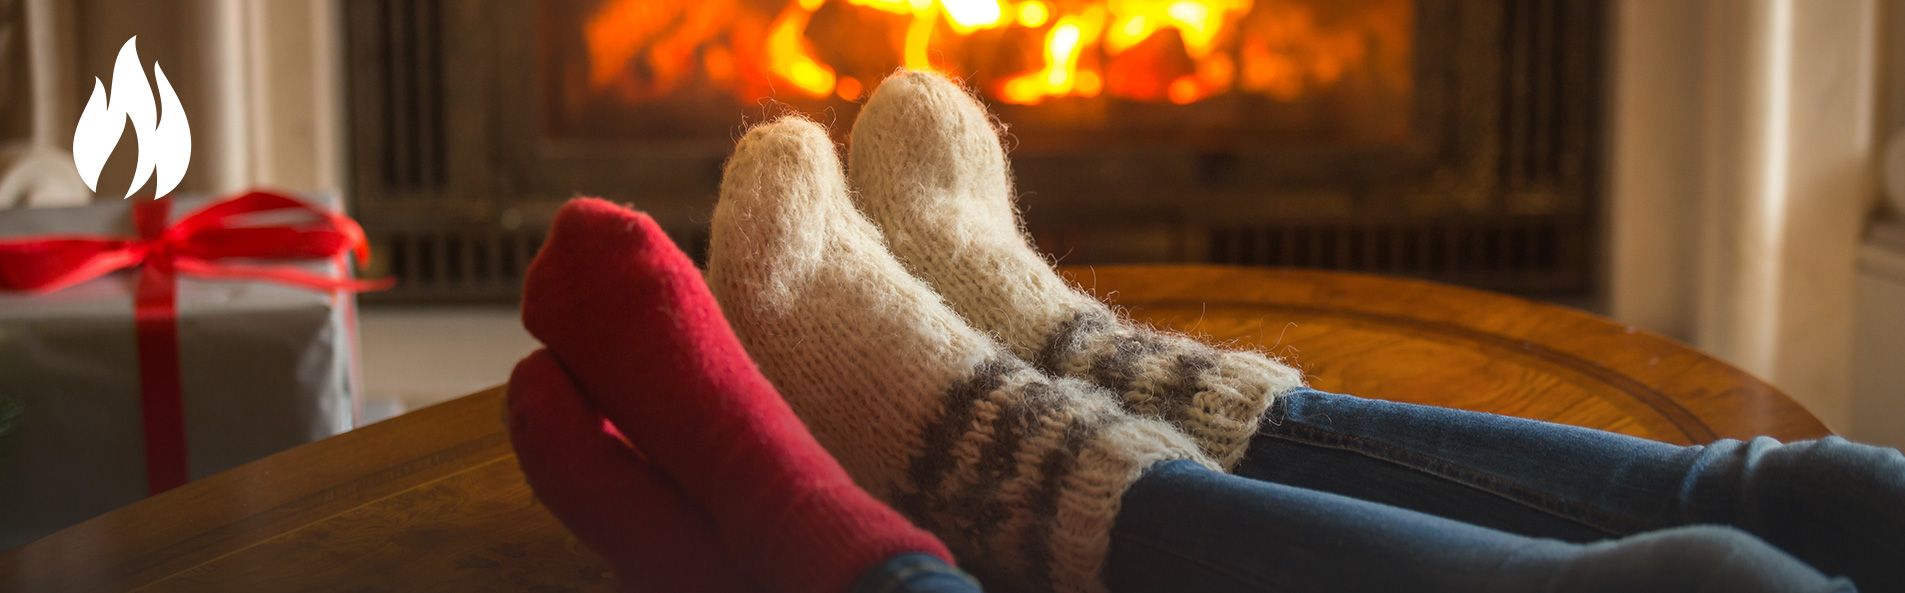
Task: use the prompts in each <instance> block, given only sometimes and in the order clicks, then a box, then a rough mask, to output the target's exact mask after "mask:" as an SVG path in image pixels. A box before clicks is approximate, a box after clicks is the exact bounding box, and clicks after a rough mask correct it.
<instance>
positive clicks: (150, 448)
mask: <svg viewBox="0 0 1905 593" xmlns="http://www.w3.org/2000/svg"><path fill="white" fill-rule="evenodd" d="M169 204H170V203H169V202H167V201H165V200H148V201H140V202H136V203H134V204H133V208H132V221H133V227H134V228H135V229H136V230H137V231H138V234H139V236H138V237H137V238H132V239H125V238H114V237H94V236H77V235H48V236H38V237H26V238H21V239H11V240H0V290H14V291H26V292H31V293H40V294H44V293H49V292H53V291H57V290H60V289H63V288H66V287H69V286H74V285H77V284H80V283H83V282H86V281H89V280H93V279H95V278H99V277H101V276H105V275H107V274H111V273H113V272H117V271H120V270H124V269H127V268H131V267H135V266H137V267H139V268H140V273H139V287H138V293H137V296H136V297H135V299H134V305H133V310H134V319H135V320H136V326H137V332H138V334H137V335H138V351H139V388H140V390H141V400H142V406H143V417H144V420H145V444H146V485H147V488H148V489H149V490H150V491H151V492H152V493H153V494H158V493H160V492H164V491H166V490H169V489H172V488H173V487H176V486H179V485H181V484H184V483H185V482H186V479H187V476H188V475H189V474H188V472H187V471H186V453H185V451H186V449H185V408H184V387H183V385H182V383H181V381H180V378H179V331H178V302H177V294H178V283H177V278H178V276H181V275H184V276H194V277H199V278H213V279H223V280H260V281H266V282H276V283H280V284H290V285H294V286H301V287H305V288H310V289H313V290H323V291H333V290H344V291H353V292H355V291H367V290H382V289H385V288H389V287H390V285H391V281H390V279H388V278H386V279H380V280H356V279H352V278H333V277H330V276H325V275H322V274H314V273H311V272H306V271H304V270H300V269H297V268H290V267H278V266H258V265H239V264H233V263H228V262H223V261H221V260H226V259H234V258H242V259H264V260H301V259H320V258H329V257H336V256H339V255H342V254H344V253H345V252H350V253H353V254H355V255H356V257H357V263H358V265H363V264H365V263H367V262H368V261H369V258H370V246H369V243H368V242H367V241H366V240H365V237H364V229H363V227H360V226H358V225H357V222H356V221H354V220H351V219H350V218H349V217H347V216H344V215H342V214H338V213H334V212H327V211H325V210H322V209H319V208H315V207H312V206H310V205H308V204H305V203H304V202H301V201H298V200H296V199H292V198H290V197H287V196H285V195H282V194H276V193H271V192H263V191H253V192H250V193H247V194H244V195H241V196H238V197H235V198H230V199H227V200H222V201H219V202H216V203H213V204H212V205H210V206H206V207H205V208H203V209H200V210H199V211H197V212H193V213H192V214H190V215H187V216H185V217H184V218H181V219H179V221H178V222H175V223H172V224H171V225H170V226H168V225H166V222H165V221H166V216H167V214H168V213H169V211H170V206H169ZM284 211H291V212H293V213H302V214H304V215H306V216H303V217H301V218H303V219H304V220H302V221H301V222H298V223H295V224H283V225H255V224H245V222H246V219H247V218H250V217H252V216H253V215H257V214H262V213H267V212H284Z"/></svg>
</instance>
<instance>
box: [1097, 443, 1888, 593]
mask: <svg viewBox="0 0 1905 593" xmlns="http://www.w3.org/2000/svg"><path fill="white" fill-rule="evenodd" d="M1104 576H1105V580H1106V583H1107V584H1108V585H1109V587H1110V589H1111V591H1112V592H1113V593H1166V592H1169V593H1178V592H1186V591H1196V592H1200V593H1224V592H1239V593H1243V592H1248V593H1266V592H1277V591H1290V592H1323V591H1330V592H1338V593H1375V592H1391V591H1430V592H1433V591H1447V592H1460V593H1485V592H1497V591H1498V592H1504V593H1510V592H1512V593H1544V592H1547V593H1574V592H1580V593H1588V592H1602V591H1622V592H1635V593H1652V592H1666V591H1687V592H1693V591H1699V592H1711V593H1720V592H1737V593H1756V592H1765V593H1772V592H1791V593H1810V592H1826V591H1851V590H1852V588H1851V585H1850V584H1849V583H1847V582H1845V581H1843V580H1831V579H1827V578H1826V577H1825V576H1823V575H1821V574H1819V573H1818V572H1817V571H1814V570H1813V569H1812V568H1810V567H1808V566H1806V565H1805V564H1803V563H1801V562H1799V561H1798V560H1795V559H1793V558H1791V557H1790V556H1787V555H1785V554H1784V553H1781V552H1780V551H1778V550H1776V549H1773V548H1772V547H1770V546H1768V545H1766V544H1765V543H1763V542H1761V541H1760V540H1758V539H1757V538H1754V537H1753V536H1751V535H1748V534H1746V533H1744V532H1741V531H1739V530H1735V529H1730V528H1722V527H1686V528H1677V529H1669V530H1663V531H1659V532H1655V533H1649V534H1645V535H1640V536H1634V537H1629V538H1624V539H1619V540H1612V541H1608V542H1602V543H1594V544H1574V543H1567V542H1562V541H1558V540H1552V539H1539V538H1531V537H1526V536H1521V535H1516V534H1511V533H1506V532H1502V531H1497V530H1493V529H1488V528H1484V527H1478V526H1475V525H1470V524H1467V523H1462V522H1459V521H1454V520H1450V519H1445V518H1442V517H1437V516H1433V515H1429V514H1425V513H1420V512H1416V511H1411V510H1407V509H1401V508H1397V507H1393V506H1389V505H1383V504H1377V503H1373V502H1368V501H1364V500H1358V499H1354V498H1349V497H1346V496H1341V495H1337V494H1331V493H1327V492H1319V491H1315V490H1309V489H1304V488H1296V487H1291V486H1285V485H1281V484H1273V483H1269V482H1263V481H1258V480H1252V479H1248V478H1241V477H1237V476H1233V475H1229V474H1224V473H1219V472H1215V471H1211V470H1209V469H1206V468H1204V467H1201V466H1198V465H1197V464H1195V463H1191V462H1188V461H1173V462H1168V463H1164V464H1160V465H1159V466H1157V467H1153V468H1151V469H1150V470H1149V471H1147V472H1146V473H1145V475H1144V476H1143V477H1142V478H1140V479H1139V480H1138V481H1137V482H1136V483H1135V484H1134V485H1133V486H1132V487H1131V489H1130V490H1129V491H1127V492H1126V493H1125V495H1124V498H1123V507H1122V508H1121V510H1120V511H1119V514H1118V519H1117V523H1116V526H1115V527H1114V529H1113V531H1112V542H1111V554H1110V557H1109V558H1108V560H1107V562H1106V568H1105V575H1104Z"/></svg>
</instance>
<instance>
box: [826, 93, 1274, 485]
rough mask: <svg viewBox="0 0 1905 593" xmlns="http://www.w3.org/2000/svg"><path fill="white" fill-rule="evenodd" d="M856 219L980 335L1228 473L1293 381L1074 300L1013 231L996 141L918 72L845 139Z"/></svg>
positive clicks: (973, 112)
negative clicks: (1174, 432) (1159, 422)
mask: <svg viewBox="0 0 1905 593" xmlns="http://www.w3.org/2000/svg"><path fill="white" fill-rule="evenodd" d="M851 173H852V176H853V179H854V182H855V185H856V186H857V187H858V188H859V189H860V190H861V192H860V193H858V194H855V196H854V197H855V200H856V203H857V204H858V205H859V207H860V209H861V210H862V211H864V212H865V213H866V215H867V216H868V217H870V218H871V219H872V220H873V221H875V222H876V223H877V225H878V226H879V228H880V231H881V232H883V233H884V236H885V238H886V241H887V245H888V247H890V248H891V249H892V252H893V254H894V255H895V256H896V257H898V258H899V259H900V260H901V261H902V262H904V264H905V265H906V267H907V269H908V270H909V271H910V272H911V273H913V274H914V275H916V276H918V277H920V278H921V279H923V280H925V281H926V282H927V284H929V285H931V286H932V288H933V289H934V290H936V291H938V292H939V294H940V295H942V296H943V297H944V298H945V299H946V302H947V304H948V305H950V306H951V307H952V308H953V309H954V310H955V311H957V312H958V313H959V315H961V316H962V317H964V318H965V319H966V320H967V321H969V322H971V323H972V324H973V325H974V326H975V327H977V328H978V329H980V330H982V331H985V332H989V333H991V334H993V335H995V336H997V337H998V338H999V339H1000V340H1001V341H1002V342H1004V343H1005V345H1006V346H1008V347H1010V348H1011V349H1012V351H1013V352H1014V353H1015V354H1017V355H1018V356H1020V357H1022V358H1025V359H1027V360H1030V361H1033V362H1034V363H1036V364H1038V365H1039V368H1041V369H1042V370H1045V371H1047V372H1050V373H1053V374H1056V375H1060V376H1065V377H1075V378H1080V379H1085V380H1089V381H1092V382H1094V383H1097V384H1099V385H1100V386H1103V387H1106V388H1107V389H1109V390H1110V391H1112V392H1114V393H1117V394H1118V397H1119V399H1120V400H1121V401H1123V402H1124V403H1125V404H1126V406H1127V408H1128V409H1130V410H1131V411H1133V412H1135V413H1139V414H1145V415H1153V416H1156V417H1158V418H1163V419H1165V420H1167V421H1169V422H1172V423H1174V424H1176V425H1178V427H1179V428H1182V429H1183V430H1184V431H1185V432H1186V433H1188V434H1189V435H1190V436H1191V437H1192V438H1193V439H1195V440H1196V441H1197V443H1198V445H1199V446H1200V447H1201V448H1202V449H1203V450H1204V452H1205V453H1206V454H1208V455H1210V456H1211V457H1212V458H1214V459H1216V460H1218V461H1219V462H1220V463H1222V464H1223V465H1224V466H1225V467H1231V466H1234V465H1236V463H1237V462H1238V461H1240V460H1241V459H1242V458H1243V453H1244V451H1245V449H1246V448H1247V445H1248V441H1249V439H1250V437H1251V435H1252V434H1254V433H1255V431H1256V428H1257V425H1258V423H1259V422H1260V421H1261V418H1262V415H1263V413H1264V411H1265V410H1267V409H1268V408H1269V406H1270V402H1271V400H1272V399H1273V398H1274V397H1275V396H1277V395H1279V394H1281V393H1284V392H1287V391H1289V390H1291V389H1295V388H1297V387H1300V386H1301V385H1302V384H1303V380H1302V374H1301V373H1300V372H1298V371H1297V370H1296V369H1294V368H1292V367H1289V366H1287V365H1284V364H1282V363H1279V362H1277V361H1274V360H1271V359H1270V358H1268V357H1265V356H1263V355H1261V354H1257V353H1253V352H1240V351H1226V350H1220V349H1216V348H1212V347H1210V346H1208V345H1205V344H1202V343H1200V342H1198V341H1196V340H1193V339H1190V338H1188V337H1185V336H1181V335H1177V334H1172V333H1166V332H1161V331H1157V330H1154V329H1151V328H1148V327H1144V326H1142V325H1138V324H1135V323H1132V322H1129V321H1126V320H1123V319H1121V318H1119V316H1118V315H1117V314H1116V313H1114V312H1113V311H1112V310H1111V309H1110V308H1109V307H1107V306H1105V304H1104V303H1101V302H1099V301H1097V300H1096V299H1093V298H1091V297H1090V296H1088V295H1086V294H1084V293H1082V292H1079V291H1077V290H1074V289H1073V288H1072V287H1071V286H1069V285H1068V284H1067V283H1066V282H1065V281H1064V279H1063V278H1060V277H1059V276H1058V274H1057V273H1056V271H1054V270H1053V269H1052V267H1051V265H1050V262H1048V261H1046V260H1045V258H1044V257H1043V256H1041V255H1040V254H1039V253H1038V252H1037V251H1036V250H1034V249H1032V248H1031V246H1030V244H1029V242H1028V241H1027V240H1026V238H1025V233H1024V232H1023V229H1022V228H1020V224H1019V219H1018V215H1017V212H1016V211H1015V210H1014V208H1013V201H1012V196H1013V192H1012V183H1011V175H1010V171H1009V168H1008V164H1007V161H1006V158H1005V152H1004V150H1003V149H1002V147H1001V145H1000V142H999V132H998V130H996V129H995V128H994V126H993V123H992V120H991V118H990V117H989V116H988V115H987V114H986V112H985V108H984V107H983V106H982V105H981V104H980V103H979V102H978V101H977V100H976V99H974V98H973V97H971V96H970V95H968V94H967V93H966V92H965V91H964V90H963V89H961V88H960V87H959V86H958V85H956V84H954V83H952V82H951V81H948V80H946V79H945V78H943V77H940V76H939V75H936V74H932V73H927V72H902V73H899V74H895V75H893V76H892V77H890V78H888V79H887V80H886V81H885V82H883V83H881V85H880V87H879V88H878V89H876V90H875V91H874V93H873V95H872V97H871V98H870V99H869V100H868V101H867V104H866V106H865V107H864V108H862V109H861V112H860V116H859V120H858V121H856V122H855V124H854V128H853V143H852V167H851Z"/></svg>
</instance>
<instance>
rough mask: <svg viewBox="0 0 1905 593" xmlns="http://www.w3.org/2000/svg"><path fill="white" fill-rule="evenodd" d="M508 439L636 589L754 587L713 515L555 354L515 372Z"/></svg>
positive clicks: (562, 509) (565, 515)
mask: <svg viewBox="0 0 1905 593" xmlns="http://www.w3.org/2000/svg"><path fill="white" fill-rule="evenodd" d="M509 441H510V444H511V445H514V446H515V448H516V460H517V462H518V463H519V464H521V465H522V468H523V475H524V476H525V477H527V478H529V486H530V487H531V488H533V489H535V491H536V497H537V498H538V499H541V500H542V502H543V505H544V506H547V507H549V511H550V512H551V513H554V514H555V516H556V518H557V519H560V520H561V521H562V524H563V525H565V526H567V527H568V528H569V531H571V532H573V533H575V534H576V537H577V538H578V539H581V540H582V543H584V544H587V545H588V546H589V549H591V550H595V553H597V554H600V555H601V556H602V557H603V559H605V560H608V562H609V564H610V565H612V566H614V567H615V574H616V575H617V576H619V577H620V578H621V579H622V585H623V589H624V590H627V591H707V592H709V593H750V592H751V591H753V587H749V586H747V585H746V584H745V583H744V582H743V581H742V580H741V577H740V576H739V575H738V574H736V570H735V568H734V567H733V566H730V563H729V562H727V560H726V558H725V557H724V556H723V552H722V549H721V541H720V539H719V538H718V536H717V535H716V534H715V531H714V521H713V520H711V519H709V518H708V515H707V513H703V512H701V509H698V508H695V506H694V504H693V503H690V502H689V501H688V499H687V498H685V497H683V496H682V495H681V492H679V491H678V490H677V489H676V488H675V485H674V484H672V483H669V481H668V478H666V477H664V476H662V475H661V473H660V472H659V471H656V470H655V468H653V467H651V466H649V465H648V463H646V462H644V461H643V460H642V459H641V458H640V457H638V456H637V454H636V452H635V451H634V450H633V449H630V448H629V446H628V445H627V444H626V443H623V442H622V440H621V438H620V437H618V436H616V435H614V434H612V433H609V432H606V431H605V427H604V426H603V423H602V415H601V414H600V413H597V412H596V411H595V410H594V409H592V408H590V407H589V403H588V402H587V401H585V400H584V399H583V398H582V394H580V393H577V392H576V388H575V383H574V382H573V381H572V380H571V379H570V378H569V375H568V374H567V373H566V372H564V371H563V370H562V367H561V365H559V364H557V363H556V360H555V359H554V358H552V357H550V356H549V353H548V352H547V351H537V352H536V353H534V354H531V355H529V358H525V359H523V361H522V362H521V363H519V364H517V365H516V372H515V373H513V374H511V375H510V377H509Z"/></svg>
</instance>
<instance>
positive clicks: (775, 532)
mask: <svg viewBox="0 0 1905 593" xmlns="http://www.w3.org/2000/svg"><path fill="white" fill-rule="evenodd" d="M523 326H524V327H525V328H527V329H528V330H529V333H530V334H531V335H533V336H535V337H536V338H537V339H538V340H540V341H542V343H543V344H544V345H545V346H547V347H548V350H549V351H550V352H551V353H552V354H553V355H554V358H555V359H556V360H557V361H559V362H561V364H562V367H563V368H564V369H567V370H568V372H569V374H570V375H571V376H573V377H574V378H575V380H576V383H577V384H578V385H579V386H580V387H581V390H580V391H581V393H582V394H584V395H585V396H586V397H587V399H588V400H589V403H590V404H591V405H593V406H594V407H595V409H597V410H600V411H601V412H602V415H603V416H605V417H607V418H608V419H609V420H610V421H612V422H613V423H614V425H615V426H616V427H617V428H618V429H620V431H621V433H622V435H624V436H625V437H626V438H627V439H628V440H629V442H630V443H632V444H633V445H634V447H635V448H636V449H637V450H639V451H641V452H642V453H643V454H644V455H646V456H647V459H648V460H649V462H650V463H652V464H653V465H654V467H656V468H657V469H659V470H660V471H661V472H662V473H664V474H665V475H667V476H668V478H669V479H670V480H671V481H672V482H673V483H674V484H675V485H677V486H678V487H679V488H680V490H681V492H682V494H683V495H685V496H686V497H687V498H688V499H690V500H692V501H694V503H695V505H696V506H697V507H699V508H700V509H702V510H703V511H704V512H706V513H707V515H708V517H709V518H710V519H711V520H712V521H713V523H714V526H715V531H716V533H717V534H718V536H719V538H720V541H721V543H722V548H723V551H724V552H725V555H726V557H727V559H728V560H729V562H730V565H731V566H734V567H737V568H738V569H741V570H744V571H747V575H748V576H749V577H750V578H751V579H752V580H753V581H754V582H755V583H757V584H759V585H760V586H761V587H762V588H763V589H766V590H771V591H779V592H786V593H838V592H839V591H844V590H846V589H847V587H849V586H850V585H851V584H852V583H853V581H854V580H855V579H857V578H859V576H860V575H861V574H863V573H865V572H866V571H867V569H869V568H871V567H873V566H874V565H876V564H879V563H880V562H883V561H885V560H887V559H888V558H891V557H893V556H895V555H898V554H901V553H907V552H919V553H925V554H933V555H936V556H939V557H940V558H941V559H944V560H946V561H948V562H950V561H951V554H949V553H948V551H947V550H946V548H945V546H944V545H943V544H941V543H940V542H939V540H937V539H935V538H934V537H933V536H932V535H931V534H929V533H927V532H925V531H923V530H921V529H919V528H918V527H915V526H914V525H912V524H911V523H909V522H907V520H906V519H905V518H904V517H903V516H901V515H900V514H899V513H898V512H896V511H895V510H894V509H892V508H891V507H888V506H887V505H885V504H882V503H881V502H880V501H879V500H876V499H875V498H873V497H872V496H871V495H869V494H868V493H867V492H866V491H864V490H862V489H860V488H859V487H858V486H856V485H855V484H854V481H853V478H852V477H851V476H849V475H848V474H847V473H846V471H845V470H844V469H842V468H841V466H840V464H839V463H838V462H836V461H835V460H834V458H833V457H832V456H830V455H829V454H828V453H827V450H826V449H823V448H821V446H820V444H819V443H818V442H816V441H815V440H814V438H813V436H812V435H811V434H809V433H808V432H807V429H806V427H805V426H803V425H802V424H801V421H800V418H799V417H797V416H795V415H794V411H793V410H792V409H790V408H788V406H787V403H786V402H785V401H783V400H782V398H781V396H780V394H779V393H778V392H776V391H775V389H774V386H773V385H772V384H770V383H768V380H767V378H766V377H763V376H761V373H760V370H759V369H758V368H756V367H755V365H754V363H753V361H751V360H749V358H748V355H747V352H746V351H745V350H743V349H742V346H741V343H740V342H739V341H738V340H737V339H736V338H735V335H734V333H733V331H732V330H730V329H729V326H728V322H727V319H725V318H724V317H723V316H722V314H721V308H720V305H718V304H716V303H715V301H714V297H713V295H712V294H710V293H709V291H708V286H707V284H706V283H704V282H703V281H702V278H701V274H700V271H698V270H696V269H695V267H694V264H693V263H692V262H690V261H689V260H688V257H687V256H686V255H683V254H682V252H681V250H680V249H677V248H676V247H675V244H674V243H673V242H671V241H669V239H668V237H667V235H665V234H663V233H662V231H661V228H660V227H658V226H656V224H655V221H654V220H652V219H650V218H649V217H648V216H647V215H645V214H641V213H637V212H634V211H631V210H628V209H625V208H622V207H619V206H616V205H614V204H610V203H608V202H604V201H602V200H595V199H578V200H572V201H570V202H569V203H568V204H565V205H564V206H563V207H562V209H561V210H559V211H558V212H557V213H556V219H555V223H554V224H553V225H552V227H551V229H550V233H549V237H548V239H547V240H546V241H545V242H544V243H543V247H542V251H541V252H540V253H538V254H537V256H536V260H535V261H534V262H533V263H531V265H530V269H529V274H528V279H527V281H526V283H525V286H524V291H523ZM576 479H579V480H585V479H588V478H587V477H586V476H578V477H577V478H576Z"/></svg>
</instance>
